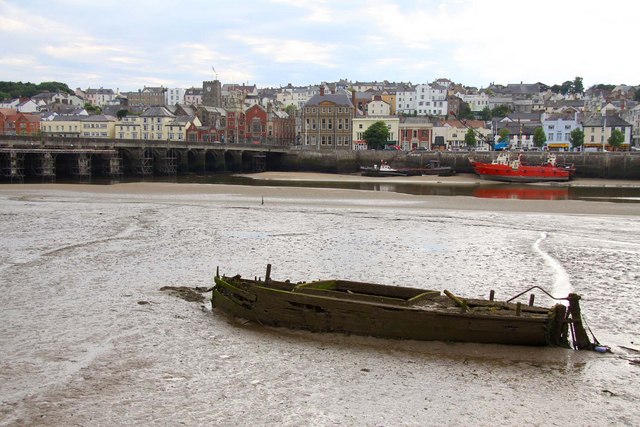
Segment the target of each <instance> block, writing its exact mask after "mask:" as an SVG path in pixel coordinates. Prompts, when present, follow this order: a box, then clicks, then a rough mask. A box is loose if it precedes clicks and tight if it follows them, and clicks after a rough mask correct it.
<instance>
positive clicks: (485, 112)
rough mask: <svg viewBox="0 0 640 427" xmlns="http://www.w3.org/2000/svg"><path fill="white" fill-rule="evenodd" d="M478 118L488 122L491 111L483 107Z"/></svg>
mask: <svg viewBox="0 0 640 427" xmlns="http://www.w3.org/2000/svg"><path fill="white" fill-rule="evenodd" d="M639 92H640V91H639ZM480 117H482V120H484V121H485V122H488V121H489V120H491V118H492V116H491V109H490V108H489V107H484V108H483V109H482V113H480Z"/></svg>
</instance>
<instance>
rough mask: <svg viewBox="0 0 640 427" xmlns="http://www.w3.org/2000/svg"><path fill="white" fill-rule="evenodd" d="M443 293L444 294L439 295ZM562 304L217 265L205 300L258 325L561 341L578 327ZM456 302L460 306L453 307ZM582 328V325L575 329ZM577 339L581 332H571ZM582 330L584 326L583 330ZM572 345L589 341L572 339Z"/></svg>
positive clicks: (387, 334)
mask: <svg viewBox="0 0 640 427" xmlns="http://www.w3.org/2000/svg"><path fill="white" fill-rule="evenodd" d="M447 294H449V295H447ZM567 299H568V301H569V304H570V306H571V307H572V308H571V309H570V310H569V311H567V310H566V307H565V306H563V305H561V304H556V305H554V306H552V307H536V306H527V305H525V304H522V303H508V302H505V301H489V300H480V299H464V298H459V297H457V296H455V295H453V294H452V293H451V292H448V291H445V295H441V293H440V292H439V291H433V290H426V289H417V288H410V287H402V286H387V285H381V284H375V283H365V282H354V281H348V280H322V281H315V282H306V283H305V282H301V283H292V282H290V281H276V280H273V279H272V278H271V268H270V265H269V266H268V270H267V275H266V279H265V280H264V281H262V280H259V279H245V278H243V277H241V276H239V275H236V276H231V277H228V276H221V275H220V274H219V272H218V271H217V274H216V277H215V286H214V287H213V290H212V298H211V301H212V306H214V307H216V308H218V309H219V310H221V311H223V312H225V313H228V314H230V315H232V316H237V317H241V318H244V319H248V320H254V321H256V322H257V323H259V324H262V325H271V326H283V327H289V328H298V329H307V330H310V331H314V332H343V333H351V334H357V335H371V336H377V337H383V338H396V339H403V338H406V339H416V340H439V341H460V342H480V343H497V344H518V345H534V346H542V345H558V346H565V347H568V346H569V341H568V338H569V334H568V328H567V325H568V324H570V325H571V327H572V331H573V330H574V329H582V324H581V323H580V322H577V321H576V319H575V318H574V316H579V314H580V310H579V307H574V305H576V304H578V299H576V298H571V297H568V298H567ZM460 308H462V310H461V309H460ZM582 331H583V332H584V329H582ZM575 336H578V338H579V340H582V339H583V336H582V335H580V334H576V333H575V331H574V337H575ZM584 336H586V333H584ZM573 344H574V346H575V348H580V349H582V348H592V347H593V344H592V343H590V342H589V340H588V338H587V340H586V342H582V341H580V342H579V343H578V344H576V343H573Z"/></svg>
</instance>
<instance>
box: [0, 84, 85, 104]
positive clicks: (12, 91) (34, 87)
mask: <svg viewBox="0 0 640 427" xmlns="http://www.w3.org/2000/svg"><path fill="white" fill-rule="evenodd" d="M42 92H52V93H55V92H66V93H69V94H73V93H74V92H73V91H72V90H71V89H69V86H67V84H66V83H61V82H42V83H39V84H35V83H30V82H27V83H22V82H4V81H0V100H12V99H16V98H31V97H32V96H34V95H37V94H39V93H42Z"/></svg>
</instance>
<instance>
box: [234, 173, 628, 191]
mask: <svg viewBox="0 0 640 427" xmlns="http://www.w3.org/2000/svg"><path fill="white" fill-rule="evenodd" d="M238 176H242V177H244V178H250V179H254V180H259V181H302V182H318V181H320V182H322V181H324V182H374V183H393V184H398V183H400V184H416V185H452V186H457V185H462V186H464V185H483V186H485V185H486V186H492V185H509V183H506V182H499V181H488V180H484V179H481V178H480V177H478V176H477V175H476V174H472V173H459V174H456V175H453V176H438V175H421V176H400V177H368V176H362V175H360V174H331V173H320V172H260V173H255V174H238ZM514 184H516V185H526V186H532V187H538V186H541V187H604V188H640V181H635V180H629V179H622V180H612V179H604V178H574V179H572V180H571V181H565V182H535V183H521V184H518V183H514Z"/></svg>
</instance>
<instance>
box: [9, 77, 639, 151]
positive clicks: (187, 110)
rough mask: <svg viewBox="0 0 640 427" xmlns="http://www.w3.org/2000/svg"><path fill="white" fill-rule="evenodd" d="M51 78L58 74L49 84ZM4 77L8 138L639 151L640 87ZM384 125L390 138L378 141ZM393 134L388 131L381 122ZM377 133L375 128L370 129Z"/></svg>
mask: <svg viewBox="0 0 640 427" xmlns="http://www.w3.org/2000/svg"><path fill="white" fill-rule="evenodd" d="M50 83H51V82H50ZM16 85H17V86H20V85H21V83H18V84H16V83H10V82H0V98H2V97H5V98H6V99H4V100H2V102H0V131H1V132H3V134H4V135H27V136H41V137H44V138H46V137H64V138H98V139H116V140H150V141H171V142H185V143H188V142H199V143H212V144H215V143H221V144H237V143H243V144H265V145H267V144H270V145H277V146H285V147H291V148H293V149H301V150H362V149H372V148H376V149H398V150H405V151H411V150H451V151H459V150H478V151H486V150H509V149H514V150H549V151H604V150H607V151H618V150H636V149H638V147H640V102H639V101H640V86H635V87H634V86H627V85H619V86H614V85H597V86H593V87H590V88H588V89H586V90H584V88H583V87H582V79H581V78H580V77H576V78H575V80H574V81H567V82H565V83H563V84H562V85H555V86H546V85H544V84H542V83H534V84H525V83H516V84H506V85H501V84H491V85H489V86H488V87H487V88H481V89H478V88H474V87H467V86H464V85H461V84H456V83H454V82H452V81H450V80H448V79H444V78H442V79H437V80H435V81H433V82H431V83H424V84H411V83H391V82H388V81H383V82H359V81H355V82H354V81H348V80H346V79H345V80H339V81H336V82H322V83H321V84H317V85H309V86H293V85H291V84H289V85H287V86H284V87H279V88H262V89H259V88H257V87H256V85H249V84H222V83H221V82H220V81H219V80H217V79H215V80H212V81H203V82H202V87H192V88H189V89H183V88H168V87H146V86H145V87H143V88H141V89H139V90H137V91H133V92H120V91H119V90H118V89H116V90H115V91H114V90H113V89H106V88H103V87H101V88H87V89H80V88H78V89H76V90H75V91H72V90H69V89H68V87H67V86H66V84H59V83H58V84H57V85H58V87H60V86H61V87H63V88H66V90H65V89H59V90H51V87H50V86H51V85H45V84H44V83H43V84H42V85H43V86H46V87H47V89H42V90H40V91H38V90H37V88H38V87H39V86H38V85H33V84H30V83H29V84H27V85H29V87H30V88H31V91H32V92H33V91H34V88H35V89H36V90H35V92H36V93H33V94H32V95H30V96H24V94H23V93H19V92H20V90H17V92H16V93H15V96H11V92H10V91H9V89H7V88H14V89H15V87H16ZM374 125H375V126H378V127H380V126H382V127H383V128H385V127H386V132H385V133H384V134H385V139H384V141H382V142H380V141H378V142H377V143H374V142H373V141H372V139H371V138H370V134H371V133H372V132H370V131H371V128H372V126H374ZM383 130H384V129H383ZM368 131H369V132H368Z"/></svg>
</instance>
